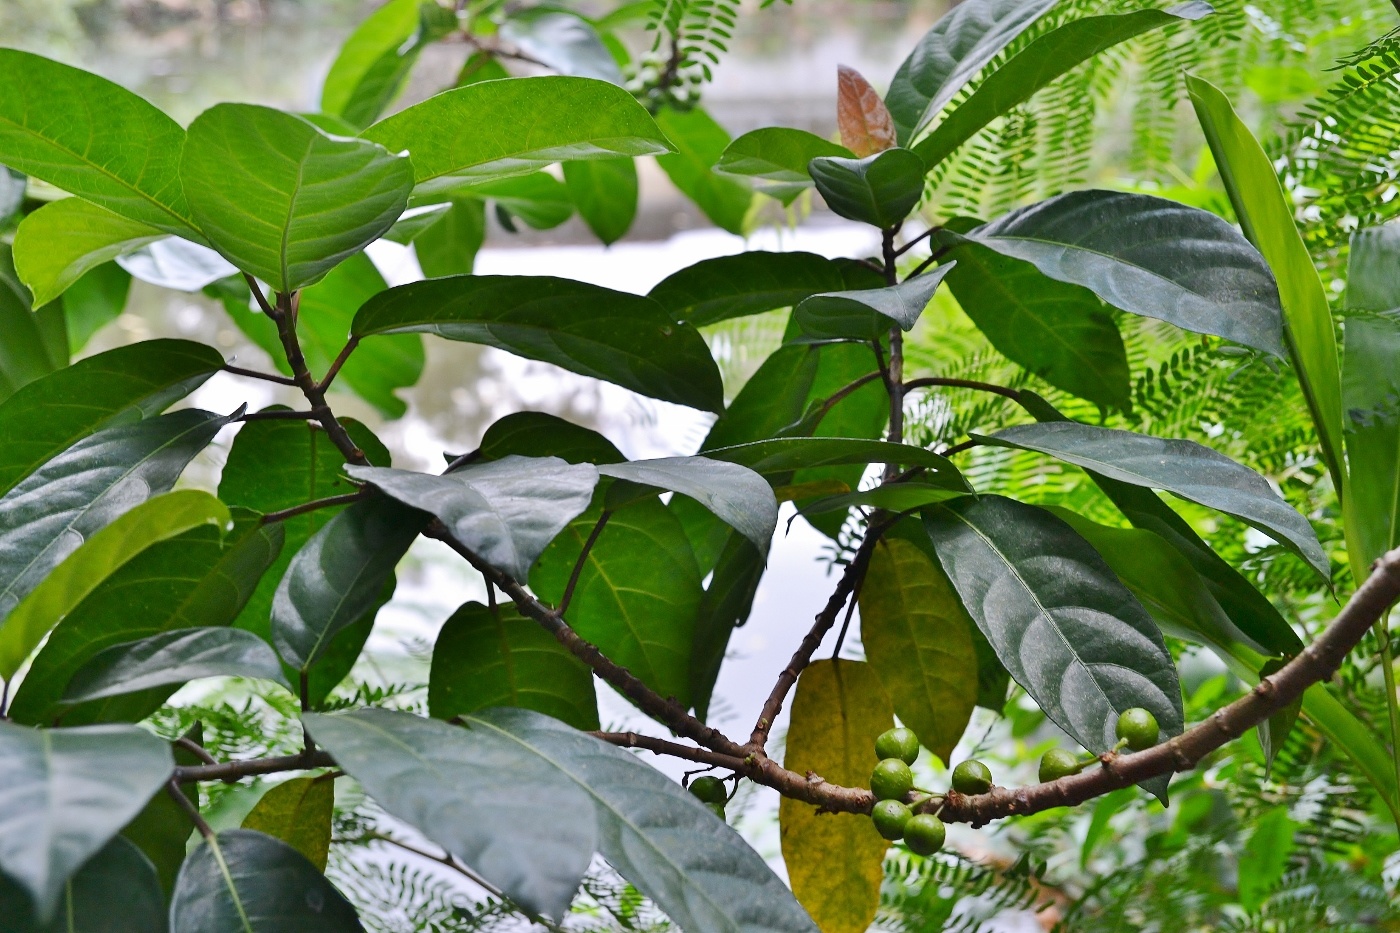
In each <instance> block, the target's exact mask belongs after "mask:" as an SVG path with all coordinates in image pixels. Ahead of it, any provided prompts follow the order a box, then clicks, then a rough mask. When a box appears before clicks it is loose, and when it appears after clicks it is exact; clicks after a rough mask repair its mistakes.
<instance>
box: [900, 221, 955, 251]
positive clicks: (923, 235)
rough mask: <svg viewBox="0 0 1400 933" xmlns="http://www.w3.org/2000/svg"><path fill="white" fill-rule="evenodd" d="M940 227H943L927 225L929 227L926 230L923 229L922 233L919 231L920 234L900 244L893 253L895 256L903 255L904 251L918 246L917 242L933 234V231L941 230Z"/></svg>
mask: <svg viewBox="0 0 1400 933" xmlns="http://www.w3.org/2000/svg"><path fill="white" fill-rule="evenodd" d="M942 229H943V228H942V227H929V228H928V229H927V230H925V231H924V232H923V233H921V234H919V235H918V236H916V237H914V238H913V239H912V240H910V241H909V242H908V243H905V244H904V245H903V246H901V247H900V248H899V249H897V250H895V251H894V254H895V255H896V256H903V255H904V254H905V253H907V252H909V251H910V250H911V249H913V248H914V247H915V246H918V245H919V243H921V242H922V241H924V240H926V239H928V238H929V237H931V236H933V235H934V234H935V233H937V232H939V231H940V230H942Z"/></svg>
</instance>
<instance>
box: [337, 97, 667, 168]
mask: <svg viewBox="0 0 1400 933" xmlns="http://www.w3.org/2000/svg"><path fill="white" fill-rule="evenodd" d="M522 113H528V114H530V116H531V119H530V120H528V121H522V120H520V119H519V116H520V114H522ZM363 135H364V138H365V139H368V140H370V141H371V142H376V143H379V144H380V145H382V146H384V147H385V148H386V149H388V150H389V151H390V152H403V151H404V150H407V151H408V152H409V153H410V155H411V156H412V159H413V170H414V175H415V178H416V180H417V182H418V187H417V189H416V192H415V193H416V194H418V195H426V194H431V193H432V192H434V191H442V190H447V189H450V188H454V187H456V186H458V185H460V184H462V183H463V182H464V181H485V180H487V179H489V178H500V177H504V176H507V175H524V174H527V173H529V172H533V171H535V170H536V169H540V168H543V167H544V166H546V165H549V164H551V163H554V162H563V161H569V160H573V159H612V158H617V157H618V156H641V155H655V154H657V153H661V152H667V151H669V150H670V146H669V145H668V144H667V142H666V138H665V137H664V136H662V135H661V132H660V130H658V129H657V127H656V123H655V121H653V120H652V119H651V117H650V116H648V115H647V112H646V110H645V109H644V108H643V107H642V105H641V104H639V103H637V101H636V100H635V99H634V98H633V97H632V95H631V94H629V93H627V92H626V91H624V90H623V89H622V88H620V87H615V86H614V85H611V84H608V83H607V82H605V81H596V80H593V79H591V78H574V77H567V76H562V75H561V76H547V77H539V78H510V79H506V80H500V81H485V82H482V83H480V84H471V85H468V86H466V87H460V88H457V89H456V90H452V91H445V92H444V93H442V94H438V95H437V96H436V97H430V98H428V99H427V100H425V101H423V102H422V103H421V104H415V105H414V106H412V107H409V108H408V109H407V110H404V111H402V112H400V113H396V114H394V115H393V116H391V117H389V118H387V119H384V120H381V121H380V122H378V123H376V124H374V126H371V127H370V128H369V129H367V130H365V132H364V134H363Z"/></svg>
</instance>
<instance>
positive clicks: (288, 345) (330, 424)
mask: <svg viewBox="0 0 1400 933" xmlns="http://www.w3.org/2000/svg"><path fill="white" fill-rule="evenodd" d="M250 282H251V280H250ZM252 285H253V291H254V293H255V294H261V293H260V292H259V291H258V288H257V283H256V282H252ZM260 303H261V304H262V305H263V308H264V310H266V311H267V312H268V316H269V317H271V318H272V319H273V321H275V322H276V323H277V337H278V339H279V340H281V341H282V350H283V352H284V353H285V354H286V355H287V365H288V366H290V367H291V370H292V378H294V379H295V380H296V383H297V387H298V388H299V389H301V394H302V395H304V396H306V400H307V401H308V402H310V403H311V413H312V415H314V416H315V418H316V420H317V421H319V422H320V423H321V427H323V428H325V429H326V436H327V437H329V438H330V440H331V443H332V444H334V445H335V446H336V448H337V449H338V450H339V451H340V452H341V454H343V455H344V457H345V459H346V460H349V461H350V462H351V463H358V464H368V463H369V458H367V457H366V456H365V452H364V451H363V450H361V449H360V448H359V447H358V446H356V444H355V442H354V440H352V439H351V437H350V434H349V432H347V431H346V430H345V426H344V425H343V424H341V423H340V420H339V419H338V418H336V416H335V413H334V412H332V411H331V408H330V406H329V405H327V404H326V393H325V390H324V389H322V388H321V387H320V386H319V385H317V383H316V380H315V379H313V378H312V377H311V370H310V368H309V367H308V366H307V365H306V356H305V354H303V353H302V351H301V342H300V341H299V340H298V339H297V309H298V306H299V305H300V303H301V301H300V296H299V295H296V294H293V295H286V294H280V293H279V294H278V296H277V306H276V307H275V308H272V309H268V308H267V299H265V298H263V299H260Z"/></svg>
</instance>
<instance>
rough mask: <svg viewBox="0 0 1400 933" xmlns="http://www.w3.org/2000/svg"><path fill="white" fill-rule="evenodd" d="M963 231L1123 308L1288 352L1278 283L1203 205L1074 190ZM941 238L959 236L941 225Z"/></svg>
mask: <svg viewBox="0 0 1400 933" xmlns="http://www.w3.org/2000/svg"><path fill="white" fill-rule="evenodd" d="M967 237H968V239H971V240H973V241H974V242H976V243H979V244H981V245H983V246H985V247H987V248H988V249H992V250H994V251H996V252H998V253H1001V254H1002V255H1003V256H1009V257H1011V258H1013V259H1020V260H1023V261H1025V262H1029V263H1031V264H1033V265H1034V266H1035V267H1036V268H1037V269H1039V270H1040V271H1041V273H1043V274H1044V275H1046V276H1049V277H1050V278H1052V279H1055V280H1057V281H1060V282H1068V283H1069V284H1071V285H1082V286H1084V287H1085V288H1088V289H1089V290H1091V291H1092V292H1094V294H1096V295H1098V296H1099V297H1100V298H1102V299H1103V300H1104V301H1106V302H1108V303H1109V304H1110V305H1112V306H1113V307H1115V308H1118V309H1119V310H1122V311H1127V312H1129V313H1131V314H1140V315H1143V316H1145V317H1152V318H1158V319H1160V320H1163V321H1166V322H1168V323H1170V324H1175V325H1176V326H1177V327H1180V328H1182V329H1183V330H1189V331H1193V332H1195V333H1200V334H1214V335H1216V336H1219V337H1224V338H1225V339H1227V340H1233V341H1235V342H1236V343H1241V344H1244V345H1245V346H1248V347H1253V348H1255V349H1256V350H1262V351H1264V352H1265V353H1271V354H1273V355H1274V356H1279V357H1282V356H1283V355H1284V351H1283V342H1282V341H1283V324H1282V312H1281V310H1280V307H1279V297H1278V287H1277V285H1276V284H1275V283H1274V277H1273V273H1272V272H1270V271H1269V266H1268V264H1267V263H1266V262H1265V261H1264V257H1262V256H1260V255H1259V252H1258V250H1256V249H1255V248H1254V247H1253V246H1251V245H1250V243H1249V241H1248V240H1246V239H1245V238H1244V237H1243V236H1241V235H1240V233H1239V231H1237V230H1236V229H1235V228H1234V227H1232V226H1231V225H1230V224H1229V223H1227V222H1226V221H1224V220H1222V219H1221V218H1219V217H1217V216H1216V215H1214V214H1211V213H1209V212H1207V211H1203V210H1200V209H1199V208H1194V207H1188V206H1186V205H1184V204H1180V203H1177V202H1175V201H1167V200H1164V199H1162V198H1157V197H1151V196H1149V195H1143V194H1127V193H1123V192H1117V191H1076V192H1072V193H1070V194H1062V195H1060V196H1059V197H1055V198H1051V199H1050V200H1048V201H1042V202H1040V203H1039V204H1033V205H1031V206H1030V207H1024V208H1021V209H1020V210H1017V211H1013V212H1012V213H1010V214H1008V215H1006V216H1005V217H1003V218H1001V219H1000V220H994V221H992V222H991V223H989V224H984V225H983V226H981V227H978V228H977V229H975V230H973V231H972V232H971V233H969V234H968V235H967ZM940 241H941V242H944V243H945V244H948V245H955V244H956V243H958V242H961V238H959V237H958V236H957V235H956V234H951V233H944V234H942V235H941V237H940Z"/></svg>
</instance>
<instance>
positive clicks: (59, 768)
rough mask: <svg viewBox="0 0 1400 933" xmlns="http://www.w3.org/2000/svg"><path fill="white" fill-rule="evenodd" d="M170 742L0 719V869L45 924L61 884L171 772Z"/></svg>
mask: <svg viewBox="0 0 1400 933" xmlns="http://www.w3.org/2000/svg"><path fill="white" fill-rule="evenodd" d="M174 767H175V764H174V762H173V761H172V760H171V757H170V748H169V746H167V745H166V744H165V743H164V742H162V741H161V740H160V739H158V738H156V737H155V736H153V735H151V734H150V733H149V732H145V731H144V730H141V729H137V728H135V727H132V726H93V727H90V728H86V729H29V728H26V727H24V726H16V725H12V724H11V723H8V722H0V870H3V871H4V872H5V874H7V875H9V876H10V878H11V879H12V880H14V881H16V882H18V883H19V884H20V885H22V886H23V887H24V888H25V890H27V891H28V892H29V893H30V894H31V895H32V896H33V898H34V902H35V906H36V908H37V913H38V915H39V920H40V922H41V923H47V922H48V920H49V918H50V917H52V916H53V913H54V908H55V907H56V906H57V904H58V901H59V899H60V898H61V897H62V895H63V886H64V882H66V881H67V880H68V879H69V878H70V877H72V875H73V874H74V873H75V872H77V871H78V869H79V868H81V867H82V865H83V863H84V862H86V861H87V860H88V859H89V858H90V857H91V856H93V855H95V854H96V853H97V852H98V851H99V850H100V849H101V848H102V847H103V846H104V845H106V843H107V841H108V840H110V839H111V838H112V837H113V836H115V835H116V834H117V833H118V832H119V831H120V830H121V828H122V827H123V826H125V825H126V824H127V822H129V821H130V820H131V818H132V817H134V816H136V814H137V813H139V812H141V808H142V807H144V806H145V805H146V801H147V800H149V799H150V798H151V796H152V795H153V794H155V793H156V791H158V790H159V789H160V787H161V785H163V784H164V783H165V782H166V780H167V779H168V778H169V777H170V774H171V771H172V770H173V769H174Z"/></svg>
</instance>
